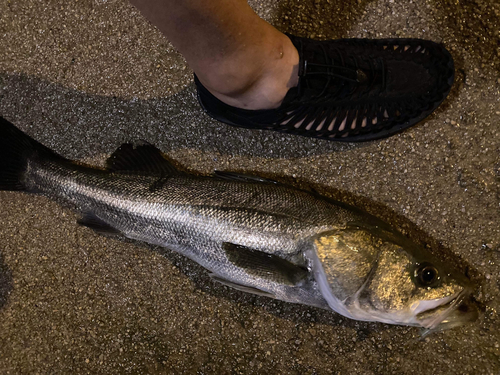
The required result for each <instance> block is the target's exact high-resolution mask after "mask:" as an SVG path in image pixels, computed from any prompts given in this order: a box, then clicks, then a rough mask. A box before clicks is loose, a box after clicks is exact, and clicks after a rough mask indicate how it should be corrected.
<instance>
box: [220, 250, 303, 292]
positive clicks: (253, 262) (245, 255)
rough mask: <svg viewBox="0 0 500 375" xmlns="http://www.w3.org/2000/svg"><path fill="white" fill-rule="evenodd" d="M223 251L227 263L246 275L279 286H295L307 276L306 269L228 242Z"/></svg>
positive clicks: (271, 255) (277, 257) (274, 256)
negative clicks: (275, 283)
mask: <svg viewBox="0 0 500 375" xmlns="http://www.w3.org/2000/svg"><path fill="white" fill-rule="evenodd" d="M223 249H224V251H225V252H226V254H227V257H228V259H229V261H230V262H231V263H233V264H234V265H236V266H238V267H240V268H243V269H244V270H245V271H246V272H247V273H248V274H250V275H254V276H257V277H261V278H264V279H267V280H270V281H274V282H277V283H280V284H285V285H297V284H299V283H300V282H301V281H303V280H305V279H306V278H307V276H308V274H309V271H308V270H307V268H305V267H301V266H298V265H296V264H293V263H292V262H289V261H288V260H286V259H283V258H280V257H279V256H276V255H273V254H268V253H264V252H262V251H259V250H255V249H250V248H248V247H245V246H241V245H235V244H232V243H229V242H225V243H224V244H223Z"/></svg>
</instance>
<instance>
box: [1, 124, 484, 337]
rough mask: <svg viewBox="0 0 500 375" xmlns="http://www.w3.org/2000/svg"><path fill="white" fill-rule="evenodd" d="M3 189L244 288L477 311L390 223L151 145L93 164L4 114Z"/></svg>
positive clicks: (404, 318) (463, 314)
mask: <svg viewBox="0 0 500 375" xmlns="http://www.w3.org/2000/svg"><path fill="white" fill-rule="evenodd" d="M0 189H3V190H23V191H27V192H31V193H37V194H42V195H45V196H48V197H49V198H51V199H53V200H55V201H57V202H59V203H60V204H63V205H66V206H70V207H72V208H73V209H74V210H75V211H77V212H79V213H80V214H81V215H82V219H81V220H80V221H79V223H81V224H83V225H85V226H87V227H89V228H92V229H94V230H96V231H98V232H104V233H114V234H119V235H122V236H125V237H128V238H131V239H135V240H140V241H144V242H147V243H151V244H155V245H159V246H163V247H167V248H169V249H171V250H174V251H177V252H179V253H181V254H182V255H184V256H186V257H188V258H190V259H192V260H194V261H195V262H197V263H199V264H200V265H201V266H203V267H204V268H206V269H207V270H208V271H209V274H210V276H211V277H212V278H213V279H214V280H215V281H218V282H221V283H223V284H225V285H227V286H230V287H232V288H235V289H238V290H242V291H245V292H251V293H255V294H259V295H263V296H268V297H271V298H276V299H280V300H283V301H287V302H292V303H301V304H305V305H311V306H318V307H322V308H325V309H331V310H334V311H336V312H338V313H340V314H342V315H344V316H346V317H349V318H352V319H358V320H368V321H379V322H385V323H391V324H406V325H415V326H421V327H426V328H429V329H438V328H439V329H441V328H448V327H453V326H456V325H459V324H463V323H464V322H466V321H471V320H473V319H475V317H476V316H477V310H476V309H475V308H474V305H473V304H472V302H471V301H470V298H469V297H470V294H471V292H472V290H473V286H472V285H471V284H470V282H469V281H468V280H467V278H466V277H465V276H464V275H461V274H459V273H457V272H456V271H454V270H453V269H452V268H451V267H450V265H445V264H442V263H440V262H439V261H438V260H436V259H434V257H433V256H432V255H431V254H430V253H429V251H427V250H426V249H424V248H423V247H422V246H420V245H418V244H415V243H413V242H411V241H410V240H409V239H408V238H406V237H404V236H403V235H402V234H401V233H399V232H398V231H396V230H394V229H393V228H391V227H390V226H389V225H388V224H387V223H384V222H382V221H380V220H379V219H377V218H375V217H373V216H371V215H368V214H367V213H364V212H362V211H361V210H359V209H356V208H354V207H350V206H348V205H346V204H343V203H341V202H336V201H333V200H331V199H328V198H325V197H321V196H319V195H318V194H316V193H314V192H309V191H304V190H299V189H296V188H293V187H290V186H286V185H283V184H280V183H277V182H275V181H271V180H267V179H264V178H261V177H256V176H245V175H241V174H234V173H230V172H219V173H216V175H215V176H205V177H204V176H195V175H192V174H189V173H185V172H182V171H180V170H178V169H177V168H175V167H174V166H173V165H172V164H171V163H170V162H168V161H167V160H166V159H165V158H164V157H163V155H162V154H161V152H160V151H159V150H158V149H156V148H155V147H154V146H151V145H147V144H146V145H139V146H134V145H131V144H125V145H122V146H121V147H120V148H119V149H118V150H117V151H115V153H113V155H111V157H110V158H109V160H108V163H107V167H106V168H101V169H99V168H93V167H90V166H85V165H82V164H79V163H76V162H73V161H70V160H67V159H65V158H63V157H61V156H59V155H57V154H55V153H54V152H52V151H51V150H49V149H48V148H46V147H45V146H43V145H41V144H40V143H38V142H36V141H35V140H33V139H31V138H29V137H28V136H27V135H25V134H24V133H22V132H21V131H20V130H18V129H17V128H15V127H14V126H13V125H12V124H10V123H8V122H7V121H6V120H4V119H2V120H1V121H0Z"/></svg>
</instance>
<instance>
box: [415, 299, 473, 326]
mask: <svg viewBox="0 0 500 375" xmlns="http://www.w3.org/2000/svg"><path fill="white" fill-rule="evenodd" d="M478 315H479V314H478V310H477V307H476V305H475V304H474V303H473V301H472V299H471V291H470V290H469V289H464V290H462V291H461V292H459V293H456V294H455V295H453V296H450V297H448V298H446V300H445V301H443V303H442V304H440V305H439V306H437V307H435V308H431V309H428V310H425V311H423V312H421V313H419V314H417V315H416V317H415V318H416V320H417V322H418V325H420V326H421V327H424V328H426V329H427V332H426V333H424V335H427V334H429V333H431V332H434V331H440V330H445V329H450V328H453V327H458V326H461V325H464V324H466V323H469V322H473V321H474V320H476V319H477V317H478Z"/></svg>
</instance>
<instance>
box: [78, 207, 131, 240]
mask: <svg viewBox="0 0 500 375" xmlns="http://www.w3.org/2000/svg"><path fill="white" fill-rule="evenodd" d="M78 224H80V225H83V226H84V227H87V228H90V229H92V230H94V231H96V232H97V233H100V234H107V235H119V234H121V232H120V231H119V230H118V229H116V228H113V227H112V226H111V225H109V224H108V223H106V222H105V221H104V220H101V219H99V218H98V217H97V216H96V215H94V214H93V213H91V212H86V213H85V214H84V215H83V216H82V218H81V219H80V220H78Z"/></svg>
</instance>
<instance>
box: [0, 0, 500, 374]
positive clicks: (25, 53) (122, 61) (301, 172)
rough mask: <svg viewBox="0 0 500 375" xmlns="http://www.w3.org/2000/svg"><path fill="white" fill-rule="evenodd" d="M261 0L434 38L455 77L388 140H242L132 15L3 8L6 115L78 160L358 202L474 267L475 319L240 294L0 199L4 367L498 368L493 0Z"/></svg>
mask: <svg viewBox="0 0 500 375" xmlns="http://www.w3.org/2000/svg"><path fill="white" fill-rule="evenodd" d="M251 5H252V6H253V7H254V9H256V11H257V12H258V13H259V14H260V15H261V16H262V17H264V18H265V19H266V20H268V21H270V22H271V23H273V24H274V25H276V26H277V27H278V28H279V29H281V30H283V31H287V32H291V33H295V34H298V35H302V36H312V37H317V38H341V37H368V38H382V37H420V38H427V39H431V40H434V41H438V42H442V43H444V44H445V46H446V47H447V48H448V49H449V50H450V51H451V53H452V54H453V57H454V59H455V63H456V68H457V72H456V83H455V85H454V87H453V89H452V92H451V94H450V96H449V97H448V99H447V100H446V101H445V102H444V104H443V105H442V106H441V107H440V108H439V109H438V110H437V111H436V112H435V113H434V114H433V115H431V116H430V117H429V118H427V119H426V120H425V121H423V122H422V123H420V124H419V125H417V126H415V127H414V128H412V129H410V130H408V131H406V132H404V133H402V134H398V135H396V136H393V137H391V138H389V139H387V140H381V141H375V142H371V143H364V144H356V145H355V144H339V143H333V142H327V141H322V140H312V139H307V138H302V137H294V136H288V135H284V134H277V133H273V132H265V131H252V130H245V129H237V128H232V127H229V126H226V125H224V124H220V123H217V122H215V121H213V120H211V119H210V118H208V117H207V116H206V115H205V114H204V113H203V112H202V111H201V109H200V107H199V106H198V104H197V101H196V96H195V90H194V85H193V82H192V74H191V71H190V69H189V68H188V67H187V66H186V64H185V62H184V60H183V59H182V57H181V56H180V55H179V54H178V53H177V52H176V51H175V49H174V48H173V47H172V46H171V45H170V43H169V42H168V41H167V40H166V39H165V38H163V37H162V35H161V34H160V33H159V32H158V31H157V30H156V29H155V28H153V27H152V26H150V25H149V24H148V23H147V22H146V21H145V20H144V19H143V18H142V17H141V16H140V14H139V13H138V12H137V11H135V10H134V8H133V7H131V6H130V5H128V3H127V2H124V1H114V0H110V1H103V0H98V1H97V0H94V1H87V0H86V1H82V0H80V1H78V2H70V3H68V2H64V1H61V0H54V1H47V2H38V1H35V0H20V1H15V2H13V1H7V0H1V1H0V32H1V35H2V37H1V38H0V52H1V54H0V114H1V115H2V116H4V117H5V118H7V119H9V120H10V121H12V122H13V123H15V124H16V125H17V126H18V127H19V128H21V129H22V130H24V131H25V132H27V133H29V134H30V135H32V136H33V137H34V138H35V139H37V140H38V141H40V142H42V143H44V144H46V145H47V146H49V147H51V148H53V149H54V150H56V151H57V152H59V153H61V154H62V155H64V156H66V157H68V158H76V159H81V160H86V161H90V162H95V163H102V162H103V160H104V159H105V157H106V155H109V154H110V153H112V152H113V151H114V149H115V148H116V147H118V146H119V145H120V144H121V143H123V142H126V141H131V140H146V141H148V142H150V143H153V144H155V145H157V146H158V147H159V148H160V149H161V150H163V151H164V152H165V153H166V154H167V155H168V156H169V157H170V158H171V159H172V160H174V161H175V162H177V163H179V164H180V165H183V166H184V167H186V168H188V169H189V170H192V171H193V172H196V173H202V174H208V173H210V172H211V171H212V170H214V169H219V170H231V171H240V172H244V171H248V172H252V173H253V174H261V175H264V176H273V177H275V178H278V179H281V180H284V181H287V182H289V183H293V184H295V185H296V186H302V187H308V186H312V187H314V188H315V189H317V190H319V191H321V192H322V193H324V194H327V195H330V196H332V197H334V198H338V199H342V200H344V201H347V202H348V203H351V204H355V205H357V206H359V207H362V208H363V209H365V210H367V211H369V212H371V213H374V214H376V215H377V216H379V217H381V218H383V219H385V220H387V221H389V222H391V223H392V224H393V225H395V226H396V227H398V228H400V229H401V230H403V231H404V232H405V233H407V234H408V235H409V236H410V237H413V238H414V239H415V240H417V241H424V242H426V243H429V244H431V245H432V247H433V249H434V251H435V252H436V253H437V254H438V256H439V257H441V258H443V259H444V260H446V261H449V262H454V263H455V264H456V266H457V267H459V268H461V269H462V270H464V272H465V270H467V272H468V273H469V274H470V275H471V277H472V278H474V279H475V280H477V281H479V282H480V283H481V284H482V287H481V288H480V289H479V290H478V292H477V293H476V298H477V299H478V300H479V301H480V302H481V303H482V305H483V310H484V311H483V312H482V313H481V316H480V318H479V319H478V320H477V321H476V322H474V323H472V324H469V325H465V326H463V327H459V328H455V329H452V330H449V331H444V332H439V333H435V334H432V335H430V336H428V337H427V338H425V339H424V340H419V337H420V333H421V332H420V330H419V329H417V328H410V327H401V326H390V325H385V324H378V323H366V322H356V321H352V320H348V319H346V318H343V317H341V316H339V315H336V314H334V313H332V312H328V311H323V310H319V309H315V308H309V307H305V306H298V305H292V304H287V303H284V302H280V301H274V300H270V299H267V298H264V297H256V296H252V295H248V294H244V293H241V292H238V291H234V290H231V289H228V288H227V287H225V286H222V285H219V284H216V283H214V282H212V281H211V280H210V279H209V278H208V277H207V275H206V272H205V271H204V270H203V269H202V268H201V267H199V266H198V265H196V264H194V263H193V262H191V261H188V260H186V259H184V258H182V257H181V256H178V255H176V254H175V253H173V252H171V251H169V250H167V249H161V248H158V247H153V246H148V245H144V244H139V243H135V242H130V241H124V240H116V239H111V238H106V237H103V236H99V235H97V234H95V233H93V232H92V231H91V230H89V229H86V228H82V227H79V226H78V225H77V224H76V220H77V216H76V215H75V214H74V213H72V212H71V211H69V210H67V209H65V208H61V207H59V206H58V205H56V204H55V203H53V202H50V201H49V200H47V199H45V198H43V197H35V196H30V195H25V194H22V193H12V192H0V207H1V210H0V373H2V374H21V373H23V374H24V373H32V374H34V373H41V374H47V373H51V374H59V373H70V372H73V373H78V374H80V373H93V374H94V373H96V374H97V373H102V374H117V373H119V374H122V373H127V374H128V373H131V374H138V373H186V374H191V373H220V374H226V373H243V374H247V373H287V374H304V373H309V374H316V373H318V374H329V373H334V374H355V373H360V374H414V373H415V371H418V372H420V371H422V369H424V370H423V371H424V372H425V373H429V374H431V373H435V374H471V373H474V374H498V373H500V329H499V328H500V318H499V316H498V311H499V308H500V302H499V301H500V225H499V224H500V127H499V122H500V50H499V45H500V34H499V31H498V30H500V21H499V20H500V4H499V3H498V2H497V1H493V0H490V1H483V0H477V1H473V2H470V3H467V5H464V4H463V3H461V2H456V3H455V2H453V4H452V3H451V2H448V1H444V0H442V1H437V0H428V1H423V0H417V1H413V2H407V1H398V0H394V1H366V0H360V1H351V0H349V1H344V2H340V1H333V0H331V1H330V0H319V1H318V0H316V1H313V0H307V1H298V0H287V1H279V2H277V1H270V0H263V1H259V2H256V1H253V2H251ZM326 15H328V17H326Z"/></svg>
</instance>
